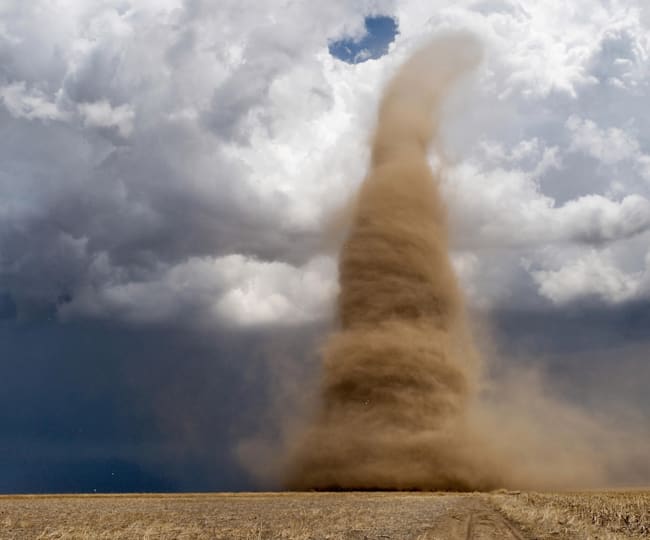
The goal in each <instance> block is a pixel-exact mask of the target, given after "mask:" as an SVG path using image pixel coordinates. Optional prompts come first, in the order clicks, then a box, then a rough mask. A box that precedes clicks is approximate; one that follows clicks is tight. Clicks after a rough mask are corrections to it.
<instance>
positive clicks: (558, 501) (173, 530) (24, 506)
mask: <svg viewBox="0 0 650 540" xmlns="http://www.w3.org/2000/svg"><path fill="white" fill-rule="evenodd" d="M646 537H647V538H650V492H647V491H627V492H602V493H596V492H591V493H574V494H569V493H566V494H537V493H519V492H499V493H490V494H485V493H483V494H481V493H472V494H454V493H374V492H363V493H257V494H251V493H249V494H244V493H242V494H226V493H215V494H176V495H70V496H68V495H58V496H0V538H1V539H2V540H11V539H23V538H25V539H65V540H72V539H87V540H90V539H111V540H113V539H131V538H140V539H179V540H180V539H195V538H196V539H203V538H205V539H211V540H218V539H224V540H225V539H229V540H230V539H286V540H308V539H332V540H334V539H336V540H348V539H349V540H365V539H367V540H380V539H421V540H425V539H431V540H433V539H441V540H442V539H445V540H454V539H462V540H469V539H474V540H481V539H489V538H495V539H504V540H510V539H513V540H514V539H529V540H532V539H540V540H546V539H566V540H569V539H571V540H574V539H591V538H599V539H612V540H615V539H619V538H621V539H622V538H646Z"/></svg>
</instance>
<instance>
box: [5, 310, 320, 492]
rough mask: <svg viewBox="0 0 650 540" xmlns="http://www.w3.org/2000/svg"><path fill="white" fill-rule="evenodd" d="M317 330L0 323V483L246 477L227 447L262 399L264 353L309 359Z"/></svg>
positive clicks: (220, 486)
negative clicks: (221, 330)
mask: <svg viewBox="0 0 650 540" xmlns="http://www.w3.org/2000/svg"><path fill="white" fill-rule="evenodd" d="M315 333H317V331H316V330H315V329H314V330H311V331H310V332H302V337H299V339H296V338H295V336H293V335H292V334H290V333H286V332H285V333H283V332H277V331H275V332H274V339H273V340H270V336H269V335H268V334H267V333H265V332H259V331H258V332H252V333H251V332H236V333H232V332H230V333H229V334H228V335H226V334H216V335H215V334H212V335H200V334H195V333H194V334H191V335H188V333H187V332H186V331H184V330H180V331H179V330H177V329H173V328H170V327H164V328H163V327H158V328H151V327H150V328H148V329H142V328H140V329H137V330H134V329H129V328H126V327H124V326H119V325H114V324H110V323H101V324H98V323H70V324H65V325H52V324H51V323H49V322H47V321H43V322H40V323H36V322H31V323H22V324H21V323H17V322H13V321H4V322H2V323H0V350H1V351H2V364H1V365H0V377H1V378H2V380H3V385H2V389H1V390H0V410H1V411H2V413H0V433H1V435H0V477H1V478H2V481H1V483H0V492H5V493H6V492H32V491H36V492H48V491H50V492H51V491H55V492H61V491H82V492H92V491H93V490H94V489H97V491H161V490H178V489H180V490H190V491H191V490H195V491H196V490H229V489H243V488H252V487H254V484H253V483H252V482H251V479H250V478H249V477H248V475H247V474H246V473H245V472H244V471H243V470H242V468H241V466H240V465H239V463H238V460H237V457H236V456H235V454H234V452H233V448H234V447H235V446H236V444H237V442H238V441H239V440H240V439H241V438H243V437H245V436H247V435H250V434H251V433H254V432H255V430H257V429H260V427H261V426H260V425H259V424H258V418H260V417H263V416H264V414H265V410H266V409H267V407H268V404H269V402H270V401H271V400H270V398H269V396H268V392H269V391H270V388H269V384H268V383H269V380H270V379H271V378H272V377H271V375H270V373H269V370H270V369H271V366H270V364H269V361H268V360H267V359H268V358H270V357H271V358H276V359H277V358H278V357H279V356H280V354H282V355H287V354H289V355H292V356H293V357H294V358H300V359H301V361H303V362H304V361H306V359H307V358H308V357H309V356H310V355H312V353H311V350H312V349H313V339H314V335H315ZM271 342H272V343H273V345H269V344H270V343H271ZM280 351H282V352H281V353H280ZM181 359H182V361H181Z"/></svg>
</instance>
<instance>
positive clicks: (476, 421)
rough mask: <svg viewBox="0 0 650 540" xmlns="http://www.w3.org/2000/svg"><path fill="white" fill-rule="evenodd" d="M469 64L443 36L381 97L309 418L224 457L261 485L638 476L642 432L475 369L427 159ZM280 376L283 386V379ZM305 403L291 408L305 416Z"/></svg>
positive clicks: (467, 483) (513, 371)
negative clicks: (237, 461)
mask: <svg viewBox="0 0 650 540" xmlns="http://www.w3.org/2000/svg"><path fill="white" fill-rule="evenodd" d="M481 57H482V49H481V46H480V44H479V43H478V42H477V40H476V39H475V38H474V37H473V36H471V35H469V34H467V33H447V34H444V35H440V36H439V37H437V38H436V39H434V40H433V41H431V42H430V43H429V44H428V45H427V46H425V47H424V48H421V49H419V50H418V51H417V52H416V53H415V54H414V55H413V56H411V57H410V59H408V60H407V61H406V62H405V63H404V64H403V65H402V67H401V68H400V69H399V70H398V72H397V74H396V75H395V76H394V78H393V79H392V81H390V83H389V84H388V86H387V88H386V89H385V91H384V94H383V98H382V100H381V103H380V106H379V112H378V120H377V126H376V131H375V133H374V137H373V140H372V153H371V163H370V170H369V172H368V174H367V177H366V178H365V180H364V182H363V184H362V186H361V188H360V191H359V193H358V194H357V196H356V199H355V201H354V204H353V206H352V208H351V216H350V223H349V227H348V229H347V235H346V238H345V240H344V242H343V245H342V247H341V250H340V256H339V282H340V294H339V298H338V304H337V308H338V309H337V320H336V327H335V329H334V330H333V331H332V333H331V334H330V335H329V336H328V337H327V338H326V340H325V344H324V346H323V348H322V350H321V351H320V354H321V359H322V369H321V380H320V381H319V382H318V390H317V394H318V398H317V399H315V400H312V401H315V403H314V404H313V406H312V409H313V410H312V412H311V414H307V415H306V418H305V417H304V416H303V417H301V418H300V419H297V418H296V417H297V416H299V415H295V414H294V415H293V416H292V415H291V414H289V415H288V417H284V418H283V419H282V421H281V422H280V423H284V424H285V426H290V427H288V428H286V429H284V435H283V437H281V439H282V440H281V442H279V443H278V442H277V441H275V442H269V440H268V439H265V438H264V436H260V437H258V438H257V439H256V438H252V439H249V440H247V441H243V443H242V445H240V447H239V448H238V449H237V452H238V454H239V455H240V458H241V459H242V462H243V463H244V466H246V465H252V467H250V468H254V469H256V472H257V473H258V476H261V477H265V478H266V479H269V478H276V479H277V480H278V481H279V482H281V483H282V484H283V486H284V487H285V488H287V489H296V490H308V489H317V490H372V489H378V490H412V489H414V490H459V491H467V490H489V489H495V488H501V487H505V488H528V489H531V488H532V489H558V488H586V487H604V486H607V485H611V484H613V483H616V482H617V478H623V477H624V478H629V477H630V474H632V475H634V473H635V472H638V473H639V474H641V475H645V477H646V479H647V480H650V470H648V469H650V467H647V466H646V467H645V469H646V470H641V469H642V468H643V467H644V466H643V465H640V464H643V463H645V462H646V461H647V459H646V457H645V456H647V455H648V450H649V449H650V447H649V445H648V444H647V441H648V438H647V436H646V434H643V433H635V432H634V430H633V429H628V428H626V427H625V426H623V425H622V424H621V423H620V422H617V421H616V419H604V418H602V417H601V418H598V419H596V418H594V417H592V415H590V414H588V413H587V412H585V411H584V410H582V409H580V408H579V407H577V406H575V405H573V404H570V403H568V402H567V401H564V400H562V399H560V398H557V397H556V396H555V395H554V394H553V392H552V391H549V389H548V388H547V386H546V383H545V382H544V377H543V375H542V374H540V373H537V372H535V371H533V370H530V369H524V368H509V369H502V370H501V371H500V374H499V377H498V378H490V377H488V376H487V375H486V372H487V370H486V368H485V364H486V357H489V356H490V354H489V351H488V350H485V351H484V350H483V346H482V340H481V338H478V339H479V342H480V343H479V346H477V344H476V342H475V339H473V337H472V332H471V327H472V325H471V324H470V322H471V321H470V319H469V317H468V315H467V312H466V309H465V306H464V302H463V295H462V291H461V290H460V288H459V283H458V281H457V278H456V276H455V273H454V270H453V267H452V264H451V260H450V256H449V245H448V229H447V218H446V212H445V206H444V202H443V200H442V198H441V195H440V192H439V183H440V174H442V173H441V170H438V171H437V172H434V171H432V170H431V168H430V166H429V160H428V155H427V154H428V150H429V148H430V147H433V148H441V145H440V142H441V141H440V139H439V123H440V118H441V114H442V106H443V103H444V100H445V99H446V98H447V97H448V96H449V95H450V93H452V92H453V91H454V89H455V88H457V85H458V84H459V82H460V80H461V79H462V78H463V77H464V76H466V75H467V74H468V73H471V72H472V70H473V69H474V68H476V67H477V66H478V65H479V64H480V61H481ZM450 120H451V121H453V118H452V119H450ZM439 157H441V158H442V157H443V156H439ZM486 349H489V347H486ZM479 351H480V353H479ZM282 371H283V373H282V376H281V377H280V380H294V379H295V377H292V370H291V369H290V368H288V369H287V368H286V367H285V369H283V370H282ZM294 387H295V384H294ZM307 387H308V385H307V386H305V388H307ZM312 390H313V388H312ZM310 392H311V390H307V391H306V394H308V395H309V396H311V394H310ZM310 399H312V398H311V397H307V398H305V396H301V397H299V398H296V399H295V400H294V401H296V402H300V403H301V407H300V409H301V411H304V410H305V408H308V404H307V402H308V401H309V400H310ZM301 414H303V415H304V413H301ZM280 431H282V429H280ZM621 441H625V443H624V444H619V443H620V442H621ZM646 465H647V464H646ZM639 467H640V468H641V469H640V468H639ZM260 471H263V472H262V473H261V474H260Z"/></svg>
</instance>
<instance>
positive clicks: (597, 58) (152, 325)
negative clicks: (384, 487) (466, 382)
mask: <svg viewBox="0 0 650 540" xmlns="http://www.w3.org/2000/svg"><path fill="white" fill-rule="evenodd" d="M565 4H566V3H565V2H560V1H554V0H553V1H545V2H535V1H530V2H528V1H523V0H522V1H465V2H447V1H435V2H419V1H410V0H405V1H397V0H395V1H389V0H377V1H371V0H366V1H362V2H353V3H352V2H343V1H341V2H336V1H335V2H327V3H322V2H284V1H269V2H263V3H260V2H242V1H240V0H237V1H229V0H222V1H219V2H210V1H204V0H186V1H181V0H165V1H153V0H151V1H149V0H147V1H142V0H139V1H137V2H136V1H135V0H134V1H127V0H101V1H95V2H86V1H81V0H58V1H44V0H43V1H41V0H34V1H30V2H23V1H19V0H0V321H1V322H0V336H1V340H0V347H1V349H0V362H2V364H0V375H1V376H0V378H2V379H3V380H5V381H10V384H8V385H7V386H6V387H5V388H4V389H2V390H1V391H0V392H1V393H0V405H1V406H2V407H1V408H2V410H3V413H1V415H0V433H1V435H0V437H2V438H4V442H5V443H6V445H1V444H0V447H5V448H8V449H13V450H6V452H8V453H7V455H5V456H4V460H0V462H2V463H5V464H8V465H5V468H7V470H8V471H10V472H11V474H13V475H14V476H13V477H12V478H15V479H14V480H13V481H12V480H10V481H7V482H6V483H5V485H0V491H20V490H33V489H38V486H45V487H42V489H46V490H47V489H50V490H52V489H54V490H56V486H58V485H60V480H57V479H56V478H54V479H51V478H50V479H48V478H44V477H38V475H37V476H36V478H32V479H26V478H27V477H26V474H27V473H26V472H25V471H27V470H29V468H30V467H31V470H34V464H35V463H40V464H41V465H42V466H43V467H45V465H44V464H47V463H50V462H52V460H54V461H56V459H59V460H61V459H62V458H61V452H62V450H61V448H68V449H69V451H68V450H66V452H64V454H65V455H66V456H68V457H69V459H73V458H72V457H70V456H73V457H74V456H77V455H78V456H80V457H78V460H80V461H79V463H80V462H81V461H83V462H84V463H88V464H89V465H88V467H90V468H92V467H95V469H93V470H100V471H104V469H102V468H101V467H104V465H101V464H102V463H104V464H105V463H114V461H111V460H116V459H119V460H122V461H120V463H123V464H124V463H126V464H127V465H128V466H127V465H124V467H126V468H127V469H128V467H140V468H141V469H142V471H143V472H142V482H143V485H150V486H153V487H156V486H160V488H161V489H176V488H177V489H195V488H196V487H197V486H198V487H199V488H200V487H201V486H204V487H205V486H206V485H207V488H210V489H226V488H229V489H230V488H232V489H236V488H238V487H251V486H252V485H253V484H251V482H250V480H248V479H247V477H246V475H245V473H244V472H243V471H241V470H239V469H237V464H236V460H234V458H232V456H231V454H230V449H231V447H232V445H233V444H235V442H236V440H237V438H238V437H240V436H242V435H243V433H244V432H246V431H252V432H254V431H255V422H256V420H255V418H257V417H259V415H260V414H261V411H265V410H267V409H268V408H269V403H270V401H269V400H266V401H265V399H266V398H265V395H266V394H267V393H268V392H269V390H268V389H269V384H270V378H272V376H271V375H269V372H270V371H272V369H271V367H269V366H270V365H271V364H269V362H271V361H270V360H266V361H265V360H264V359H265V358H272V357H275V356H277V355H278V352H277V350H278V349H280V350H282V351H290V352H283V353H282V354H283V355H286V356H287V357H288V358H290V359H293V360H292V361H295V362H297V363H301V362H305V358H312V357H313V346H312V345H313V343H312V341H313V339H314V336H318V335H319V331H318V330H317V329H318V328H324V327H325V326H326V325H327V324H328V321H330V319H331V315H332V307H333V301H334V299H335V296H336V291H337V283H336V260H335V253H334V252H333V251H332V250H331V249H329V248H328V244H327V242H326V240H325V239H324V234H323V231H324V230H325V229H326V228H327V224H328V222H329V221H330V219H331V215H332V213H334V212H336V211H337V209H339V208H340V207H341V205H342V204H344V202H345V201H346V200H348V199H349V197H350V196H351V195H352V194H353V193H354V191H355V189H356V187H357V186H358V185H359V183H360V181H361V180H362V178H363V174H364V171H365V167H366V162H367V158H368V148H367V141H368V138H369V136H370V133H371V131H372V127H373V121H374V110H375V106H376V104H377V100H378V98H379V95H380V89H381V86H382V84H383V82H384V81H385V80H386V79H387V78H388V77H389V76H390V75H391V74H392V73H393V71H394V69H395V67H396V66H397V65H398V64H399V62H400V61H401V60H402V59H404V58H405V57H406V56H407V55H408V54H409V52H410V51H412V50H413V49H414V48H415V47H417V46H418V45H419V44H421V43H423V42H424V41H426V40H427V38H428V37H430V36H431V35H433V34H435V32H436V31H440V30H443V29H448V28H462V29H468V30H470V31H472V32H474V33H475V34H476V35H477V36H478V37H479V38H480V39H481V41H482V42H483V45H484V49H485V59H484V62H483V64H482V66H481V67H480V68H479V70H478V72H477V73H476V74H475V75H474V76H473V77H472V78H471V80H467V81H465V84H464V85H463V86H462V87H461V88H459V91H458V92H457V94H456V95H455V96H454V97H453V99H452V100H450V102H449V103H448V107H447V111H446V115H445V120H444V124H443V132H444V135H445V141H444V143H445V148H444V150H445V153H446V155H447V159H448V160H449V167H448V169H447V170H446V172H445V174H444V177H443V185H444V193H445V197H446V200H447V202H448V205H449V212H450V220H451V222H452V225H453V239H452V240H453V246H454V251H453V258H454V263H455V265H456V268H457V270H458V273H459V276H460V278H461V281H462V283H463V287H464V290H465V291H466V295H467V298H468V303H469V305H470V307H471V309H472V310H474V311H477V312H480V313H481V314H482V316H484V315H485V314H487V315H488V319H489V320H490V321H491V324H492V326H493V327H494V328H493V332H494V336H495V340H496V341H497V343H498V349H499V354H500V355H502V356H504V357H506V358H507V359H508V361H510V362H519V361H521V362H524V361H525V362H532V363H535V364H536V365H540V366H543V367H544V369H546V370H548V372H549V377H550V378H551V379H552V380H554V381H555V384H556V386H557V388H558V392H561V391H563V390H562V389H563V388H566V381H567V380H570V381H572V382H575V384H576V385H575V386H573V387H572V388H573V389H572V390H571V392H569V394H571V395H570V396H569V397H570V398H571V399H574V400H576V401H579V402H581V403H583V404H589V406H594V403H596V402H598V403H600V404H601V405H603V402H604V401H606V402H607V406H608V407H609V406H611V407H618V408H623V409H625V410H627V411H630V410H633V411H636V412H637V413H638V414H640V415H641V417H642V418H643V419H644V420H643V421H644V422H645V423H646V424H647V423H649V421H648V419H649V418H650V403H649V402H648V398H647V397H646V394H645V392H644V391H643V388H645V387H646V386H647V383H648V373H649V371H648V360H647V352H648V351H649V350H650V348H649V347H650V344H648V342H647V341H648V340H647V337H646V334H647V331H646V329H647V327H648V326H647V323H648V322H649V321H650V302H649V295H650V251H649V250H648V245H649V240H650V200H649V197H650V112H648V111H649V110H650V109H648V107H647V103H648V99H649V98H650V86H649V85H650V61H649V57H650V9H649V8H647V7H646V6H645V3H644V2H643V1H641V0H639V1H638V2H635V1H625V2H623V1H607V2H606V1H598V0H578V1H575V2H571V3H570V6H569V7H567V6H566V5H565ZM377 15H385V16H389V17H393V18H394V19H395V20H396V21H397V24H398V26H399V33H397V34H396V35H395V37H394V41H393V42H392V43H391V44H390V46H389V47H388V48H387V49H385V42H386V41H389V40H390V37H392V36H370V37H369V36H367V35H366V36H365V37H364V32H365V26H364V20H365V19H366V17H370V16H377ZM370 38H373V39H370ZM380 38H381V39H380ZM341 40H345V43H347V44H354V43H357V44H358V46H359V51H356V53H357V54H356V55H355V58H356V59H357V60H365V59H366V58H368V59H367V60H365V61H359V62H358V63H348V62H345V61H342V60H341V59H338V58H335V57H333V56H332V55H331V54H330V48H331V45H332V44H333V43H334V44H335V43H337V42H340V41H341ZM384 52H385V53H386V54H383V53H384ZM375 57H377V58H375ZM433 161H435V159H434V156H433V154H432V162H433ZM88 336H93V339H92V340H90V339H88ZM278 336H279V337H278ZM39 343H40V344H41V346H40V347H39V346H38V344H39ZM136 359H137V360H136ZM265 362H266V363H265ZM307 363H309V362H307ZM134 365H139V366H140V367H139V368H138V369H136V368H135V367H134ZM621 365H625V370H622V369H621ZM622 371H624V373H625V375H621V373H622ZM197 374H201V376H199V375H197ZM152 380H153V381H155V382H156V384H152V383H151V381H152ZM178 381H189V382H187V385H186V386H183V384H180V383H179V382H178ZM109 382H110V384H109ZM154 387H155V388H154ZM83 388H90V389H93V388H95V389H97V395H96V396H94V397H93V395H91V394H92V392H83V391H79V389H83ZM174 389H175V390H174ZM173 391H175V392H176V394H177V397H176V399H177V400H178V401H177V404H178V406H177V407H176V409H175V413H174V414H175V415H176V416H177V417H178V418H180V420H179V421H178V422H171V421H170V422H168V421H164V422H161V424H162V426H163V427H161V428H160V429H158V428H156V430H154V431H151V429H152V428H151V427H150V426H151V424H155V423H156V422H159V421H160V419H161V418H165V419H168V418H169V417H170V416H172V415H171V413H170V412H169V409H170V407H171V406H169V405H167V406H164V407H163V406H162V405H160V403H161V402H165V399H169V400H171V397H169V396H171V395H175V394H174V393H173ZM188 395H189V396H190V397H187V396H188ZM248 395H255V396H256V398H255V399H246V398H245V396H248ZM603 395H605V396H606V397H607V399H606V400H599V396H603ZM269 399H270V398H269ZM603 406H604V405H603ZM125 407H127V409H128V411H129V412H128V413H126V412H125V409H124V408H125ZM59 409H60V410H59ZM199 409H200V410H201V411H203V412H202V413H201V414H198V413H197V411H198V410H199ZM17 411H20V412H17ZM57 411H59V412H57ZM134 411H135V412H134ZM206 411H209V412H206ZM94 417H96V418H99V419H100V422H99V424H100V426H99V427H97V426H96V430H95V432H93V433H91V434H90V435H86V436H82V435H78V433H79V432H77V431H74V430H75V429H78V427H79V426H82V427H83V426H85V425H87V423H88V422H90V420H89V419H90V418H94ZM190 418H193V419H194V421H193V422H194V423H193V424H192V422H190V421H189V419H190ZM3 425H6V426H7V429H4V428H2V426H3ZM188 425H192V427H191V431H192V433H193V435H192V436H193V437H194V438H195V439H194V440H196V441H198V442H196V443H192V444H194V446H195V447H200V448H202V450H201V451H200V452H198V451H197V452H195V453H192V452H189V453H188V452H185V451H181V450H179V449H178V448H185V446H184V445H185V444H190V443H189V442H187V441H188V440H189V439H190V438H191V437H190V435H188V432H187V431H188V429H190V428H188V427H187V426H188ZM142 426H148V427H147V428H146V429H145V428H143V427H142ZM72 432H74V433H77V435H75V436H74V437H72V436H71V435H70V433H72ZM86 433H87V432H86ZM12 452H13V453H12ZM179 455H183V456H184V457H183V459H181V458H179V457H178V456H179ZM17 456H22V458H21V459H22V461H21V460H20V459H19V458H18V457H17ZM29 456H32V457H29ZM57 456H58V457H57ZM188 456H189V457H188ZM192 456H194V457H192ZM28 458H29V459H28ZM30 459H31V461H29V460H30ZM66 459H67V458H66ZM74 459H77V458H74ZM74 459H73V461H74ZM48 460H49V461H48ZM84 460H85V461H84ZM102 460H103V461H102ZM183 460H185V461H188V462H190V463H192V464H193V465H192V466H193V467H194V469H195V471H196V472H195V473H192V474H194V476H192V475H191V474H189V473H186V472H183V470H184V471H187V470H189V469H190V467H189V466H186V467H184V466H182V464H183V463H185V461H183ZM63 461H65V460H63ZM21 463H22V465H21ZM66 463H67V462H66ZM71 463H72V462H71ZM75 463H76V462H75ZM98 463H99V464H100V465H97V464H98ZM93 464H95V465H93ZM224 464H225V465H224ZM70 466H71V467H72V465H70ZM21 467H22V468H21ZM107 467H108V468H107V469H106V470H107V471H108V470H110V467H109V466H107ZM224 467H225V468H229V470H230V472H228V473H227V474H226V473H223V470H224ZM125 470H126V469H125ZM129 470H130V469H129ZM216 470H219V471H222V472H221V473H219V474H217V473H214V471H216ZM179 471H181V472H179ZM205 471H212V472H211V474H212V473H214V474H213V477H212V478H214V480H213V481H212V483H207V484H201V483H200V482H201V481H203V480H201V479H202V478H204V477H205ZM97 474H99V475H100V476H101V475H102V474H108V473H105V472H99V473H97ZM184 475H185V476H184ZM131 476H133V474H131ZM7 477H9V476H7ZM102 478H103V477H102ZM30 482H31V483H30ZM39 482H40V484H39ZM98 482H99V480H98ZM156 482H158V483H156ZM106 485H109V486H113V484H110V483H109V484H106ZM134 485H135V484H133V485H131V484H129V486H131V487H133V486H134ZM34 486H36V487H34ZM52 486H53V487H52ZM115 486H116V487H115V489H120V488H122V489H126V488H128V487H129V486H126V487H125V485H122V484H119V483H118V484H115ZM64 487H65V486H64ZM153 487H152V488H153ZM60 489H63V488H60ZM76 489H83V490H88V489H91V487H90V484H80V487H79V486H77V488H76ZM134 489H135V488H134Z"/></svg>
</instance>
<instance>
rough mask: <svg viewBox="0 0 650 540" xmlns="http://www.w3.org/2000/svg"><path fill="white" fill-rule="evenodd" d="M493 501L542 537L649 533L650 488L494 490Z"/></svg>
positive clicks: (624, 536) (618, 536)
mask: <svg viewBox="0 0 650 540" xmlns="http://www.w3.org/2000/svg"><path fill="white" fill-rule="evenodd" d="M489 500H490V502H491V503H492V504H493V505H494V506H496V507H497V508H498V509H499V510H501V512H502V513H503V514H505V515H506V516H507V517H508V518H509V519H511V520H513V521H515V522H516V523H518V524H520V525H521V526H522V528H524V529H527V530H532V531H543V532H542V536H541V538H556V537H557V536H558V535H561V536H568V537H569V538H576V539H580V538H585V539H591V538H600V539H607V540H609V539H611V540H618V539H627V538H649V537H650V492H648V491H620V492H617V491H605V492H583V493H562V494H556V493H514V494H513V493H511V494H505V493H504V494H493V495H490V496H489Z"/></svg>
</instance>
